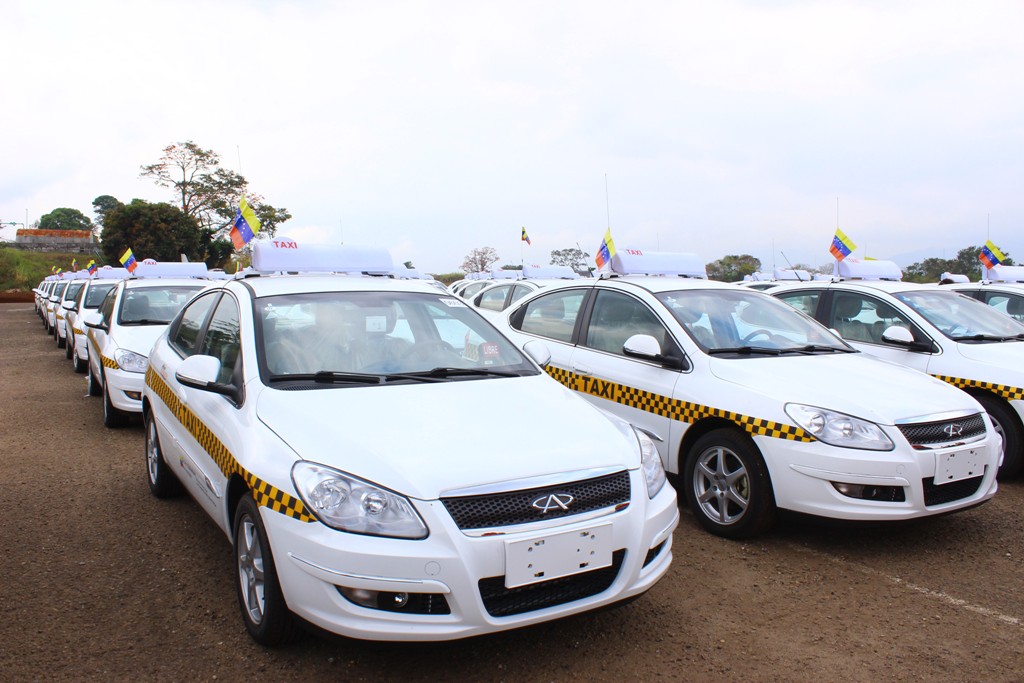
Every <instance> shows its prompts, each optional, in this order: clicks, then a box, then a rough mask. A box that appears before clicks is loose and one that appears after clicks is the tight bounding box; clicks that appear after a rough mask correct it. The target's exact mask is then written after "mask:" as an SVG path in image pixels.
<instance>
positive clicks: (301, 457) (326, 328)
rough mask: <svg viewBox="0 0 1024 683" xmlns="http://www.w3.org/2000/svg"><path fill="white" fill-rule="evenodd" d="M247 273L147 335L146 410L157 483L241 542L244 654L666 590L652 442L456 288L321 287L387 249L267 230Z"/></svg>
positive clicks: (427, 630)
mask: <svg viewBox="0 0 1024 683" xmlns="http://www.w3.org/2000/svg"><path fill="white" fill-rule="evenodd" d="M289 245H291V246H289ZM253 264H254V266H255V268H256V270H257V271H259V272H260V274H254V275H249V276H247V277H243V278H240V279H237V280H233V281H229V282H226V283H221V284H218V285H217V286H216V287H215V288H213V289H210V290H209V291H206V292H204V293H202V294H201V295H200V296H198V297H196V298H195V299H194V300H193V301H192V302H190V303H189V304H188V305H187V306H186V307H185V308H184V309H183V310H182V312H181V314H180V315H179V316H178V318H177V319H176V320H175V321H174V322H173V323H172V324H171V326H170V327H169V328H168V330H167V333H166V334H165V335H163V336H161V338H160V339H159V341H158V342H157V343H156V345H155V346H154V348H153V352H152V355H151V357H150V365H149V371H148V373H147V375H146V389H145V399H144V411H145V425H146V427H145V431H146V455H147V459H148V463H149V468H148V476H149V484H150V487H151V489H152V491H153V493H154V494H155V495H157V496H158V497H163V496H165V495H168V494H170V493H173V492H174V490H175V489H176V488H178V486H179V483H180V484H183V485H184V487H185V488H186V489H188V492H189V493H190V494H191V495H192V497H194V498H195V499H196V501H197V502H198V503H199V505H200V506H201V507H202V508H203V509H204V510H205V511H206V512H207V513H208V514H209V515H210V516H211V517H212V518H213V520H214V521H215V522H216V524H217V525H218V526H219V527H220V528H221V529H222V530H223V531H224V533H225V534H226V535H227V536H228V537H229V538H230V539H232V541H233V543H234V555H235V566H236V572H237V577H236V579H235V584H236V586H237V589H238V599H239V605H240V607H241V611H242V616H243V620H244V622H245V626H246V628H247V629H248V631H249V633H250V634H251V635H252V636H253V638H254V639H256V640H257V641H259V642H261V643H264V644H274V643H278V642H281V641H284V640H288V639H290V637H291V636H292V635H294V633H295V629H296V624H297V623H299V620H301V621H305V622H309V623H312V624H314V625H315V626H317V627H319V628H322V629H325V630H327V631H330V632H333V633H337V634H341V635H345V636H350V637H356V638H363V639H375V640H442V639H445V640H446V639H456V638H462V637H467V636H473V635H478V634H483V633H490V632H495V631H501V630H505V629H510V628H515V627H519V626H525V625H527V624H533V623H538V622H542V621H548V620H550V619H555V618H558V617H562V616H565V615H569V614H575V613H579V612H583V611H587V610H591V609H594V608H597V607H602V606H606V605H610V604H613V603H616V602H619V601H622V600H625V599H628V598H632V597H635V596H638V595H640V594H641V593H643V592H645V591H647V590H648V589H649V588H651V587H652V586H653V585H654V584H655V583H656V582H657V581H658V579H660V578H661V577H662V575H663V574H664V573H665V571H666V570H667V569H668V566H669V563H670V562H671V558H672V553H671V544H672V532H673V530H674V528H675V526H676V524H677V522H678V508H677V505H676V496H675V493H674V491H673V490H672V487H671V486H666V485H665V475H664V470H663V469H662V466H661V461H660V460H659V458H658V457H657V452H656V451H655V449H654V446H653V444H652V443H651V441H650V439H649V438H648V437H647V436H645V435H644V434H642V433H639V432H636V431H635V430H633V429H632V428H631V427H630V426H629V425H627V424H626V423H625V422H622V421H621V420H611V419H609V418H608V416H606V415H604V414H602V413H601V412H600V411H598V410H595V409H594V408H593V407H591V406H589V405H587V403H586V402H585V401H581V400H580V399H579V398H578V397H576V396H574V395H573V394H572V393H571V392H569V391H566V390H565V389H563V388H562V387H559V386H558V385H557V384H556V383H554V382H552V381H551V380H550V379H549V378H548V377H546V376H545V375H544V373H543V372H542V371H541V370H540V368H539V367H538V366H537V364H536V363H535V362H534V361H533V360H531V359H530V358H529V357H527V356H526V355H524V354H523V353H522V352H520V351H519V350H518V349H516V347H515V346H513V345H512V344H511V343H510V342H509V341H508V340H507V339H505V338H504V337H502V336H501V334H500V333H499V332H498V331H497V330H495V329H494V327H493V326H491V325H490V324H489V323H488V322H487V321H486V320H484V319H483V318H482V317H481V316H480V315H479V314H478V313H476V312H475V311H474V310H473V309H472V308H471V307H469V306H467V305H466V303H465V302H464V301H462V300H461V299H459V298H457V297H455V296H454V295H452V294H450V293H447V292H440V291H438V290H437V289H436V288H434V287H432V286H431V285H429V284H428V283H425V282H418V281H410V280H398V279H391V278H384V277H362V276H359V275H356V274H353V275H338V274H334V275H331V274H324V273H323V272H321V273H319V274H315V272H314V271H332V272H337V271H344V272H350V273H352V272H353V271H354V272H355V273H364V272H369V273H373V272H377V273H380V272H389V271H390V270H391V260H390V256H389V255H388V254H387V252H381V251H380V250H366V249H355V248H353V247H328V246H321V247H317V246H308V245H301V244H298V243H296V242H294V241H291V240H284V239H282V238H277V239H275V240H274V241H257V242H256V243H255V246H254V253H253ZM270 271H304V272H305V273H306V274H301V275H294V274H293V275H286V274H280V273H278V274H274V273H272V272H270ZM446 340H451V341H450V342H449V341H446ZM450 405H473V406H479V407H480V408H479V410H478V412H475V413H474V414H473V416H472V418H471V419H459V418H457V417H455V416H454V413H452V412H451V411H450V410H448V409H446V408H445V406H450ZM498 408H500V409H498ZM510 411H511V412H514V413H515V419H514V420H510V419H509V413H510Z"/></svg>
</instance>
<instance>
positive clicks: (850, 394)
mask: <svg viewBox="0 0 1024 683" xmlns="http://www.w3.org/2000/svg"><path fill="white" fill-rule="evenodd" d="M710 365H711V372H712V373H713V374H714V375H715V376H716V377H718V378H720V379H722V380H725V381H727V382H731V383H733V384H737V385H740V386H743V387H746V388H748V389H750V390H752V391H755V392H758V393H761V394H764V395H766V396H770V397H774V398H775V400H778V399H779V398H784V399H785V401H786V402H788V403H803V404H807V405H813V406H817V407H819V408H827V409H829V410H836V411H839V412H842V413H846V414H848V415H852V416H854V417H860V418H862V419H866V420H870V421H872V422H876V423H878V424H885V425H892V424H894V423H895V422H897V421H899V420H906V419H909V418H919V417H922V416H926V415H934V414H938V413H946V412H949V411H954V410H972V411H980V410H981V407H980V406H979V404H978V403H977V401H975V400H974V399H973V398H971V397H970V396H968V395H967V394H966V393H964V392H963V391H960V390H959V389H956V388H955V387H953V386H951V385H949V384H946V383H945V382H942V381H940V380H937V379H935V378H933V377H930V376H928V375H926V374H924V373H923V372H919V371H917V370H913V369H910V368H907V367H905V366H902V365H897V364H895V363H890V362H888V361H885V360H881V359H879V358H873V357H871V356H868V355H867V354H864V353H847V354H841V355H840V354H833V355H824V354H822V355H814V356H779V357H767V358H739V359H724V358H711V359H710Z"/></svg>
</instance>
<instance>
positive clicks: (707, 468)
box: [693, 446, 750, 525]
mask: <svg viewBox="0 0 1024 683" xmlns="http://www.w3.org/2000/svg"><path fill="white" fill-rule="evenodd" d="M693 492H694V494H695V496H696V498H697V502H698V504H699V505H700V509H701V511H702V512H703V513H704V514H705V515H706V516H707V517H708V518H709V519H711V520H712V521H714V522H715V523H717V524H722V525H729V524H735V523H736V522H738V521H740V520H741V519H743V515H744V514H745V513H746V511H747V507H749V505H750V476H749V473H748V472H747V469H746V468H745V467H744V466H743V461H742V460H740V458H739V457H738V456H737V455H736V454H735V453H734V452H732V451H731V450H729V449H728V448H723V447H721V446H713V447H711V448H709V449H707V450H706V451H704V452H703V453H701V454H700V457H698V458H697V464H696V465H695V467H694V471H693Z"/></svg>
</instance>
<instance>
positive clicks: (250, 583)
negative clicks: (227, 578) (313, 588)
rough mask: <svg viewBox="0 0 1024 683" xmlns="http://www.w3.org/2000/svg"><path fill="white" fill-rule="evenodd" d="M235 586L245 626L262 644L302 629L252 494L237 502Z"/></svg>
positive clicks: (281, 640)
mask: <svg viewBox="0 0 1024 683" xmlns="http://www.w3.org/2000/svg"><path fill="white" fill-rule="evenodd" d="M233 539H234V551H235V588H236V589H237V592H238V606H239V608H240V609H241V611H242V620H243V621H244V622H245V629H246V630H247V631H248V632H249V635H250V636H252V638H253V640H255V641H256V642H257V643H259V644H261V645H267V646H274V645H282V644H284V643H288V642H291V641H293V640H295V639H297V638H298V637H299V636H300V635H301V633H302V631H301V629H300V627H299V624H298V622H297V620H296V619H295V616H294V615H293V614H292V613H291V612H290V611H289V610H288V605H287V603H286V602H285V600H284V595H283V594H282V593H281V584H280V583H279V582H278V580H277V569H276V567H275V566H274V556H273V553H271V550H270V542H269V541H268V540H267V532H266V530H265V529H264V527H263V519H262V518H261V517H260V510H259V507H258V506H257V505H256V501H255V500H253V497H252V495H251V494H249V493H246V494H245V495H244V496H242V499H241V500H239V501H238V507H237V508H236V509H235V523H234V535H233Z"/></svg>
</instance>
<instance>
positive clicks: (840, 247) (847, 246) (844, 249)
mask: <svg viewBox="0 0 1024 683" xmlns="http://www.w3.org/2000/svg"><path fill="white" fill-rule="evenodd" d="M856 248H857V245H856V244H854V243H853V240H851V239H850V238H849V237H847V236H846V235H845V234H844V233H843V231H842V230H840V229H839V228H836V235H835V237H833V238H832V244H831V246H829V248H828V250H829V251H830V252H831V253H832V255H833V256H835V257H836V261H842V260H843V259H844V258H846V257H847V256H849V255H850V252H852V251H853V250H854V249H856Z"/></svg>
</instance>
